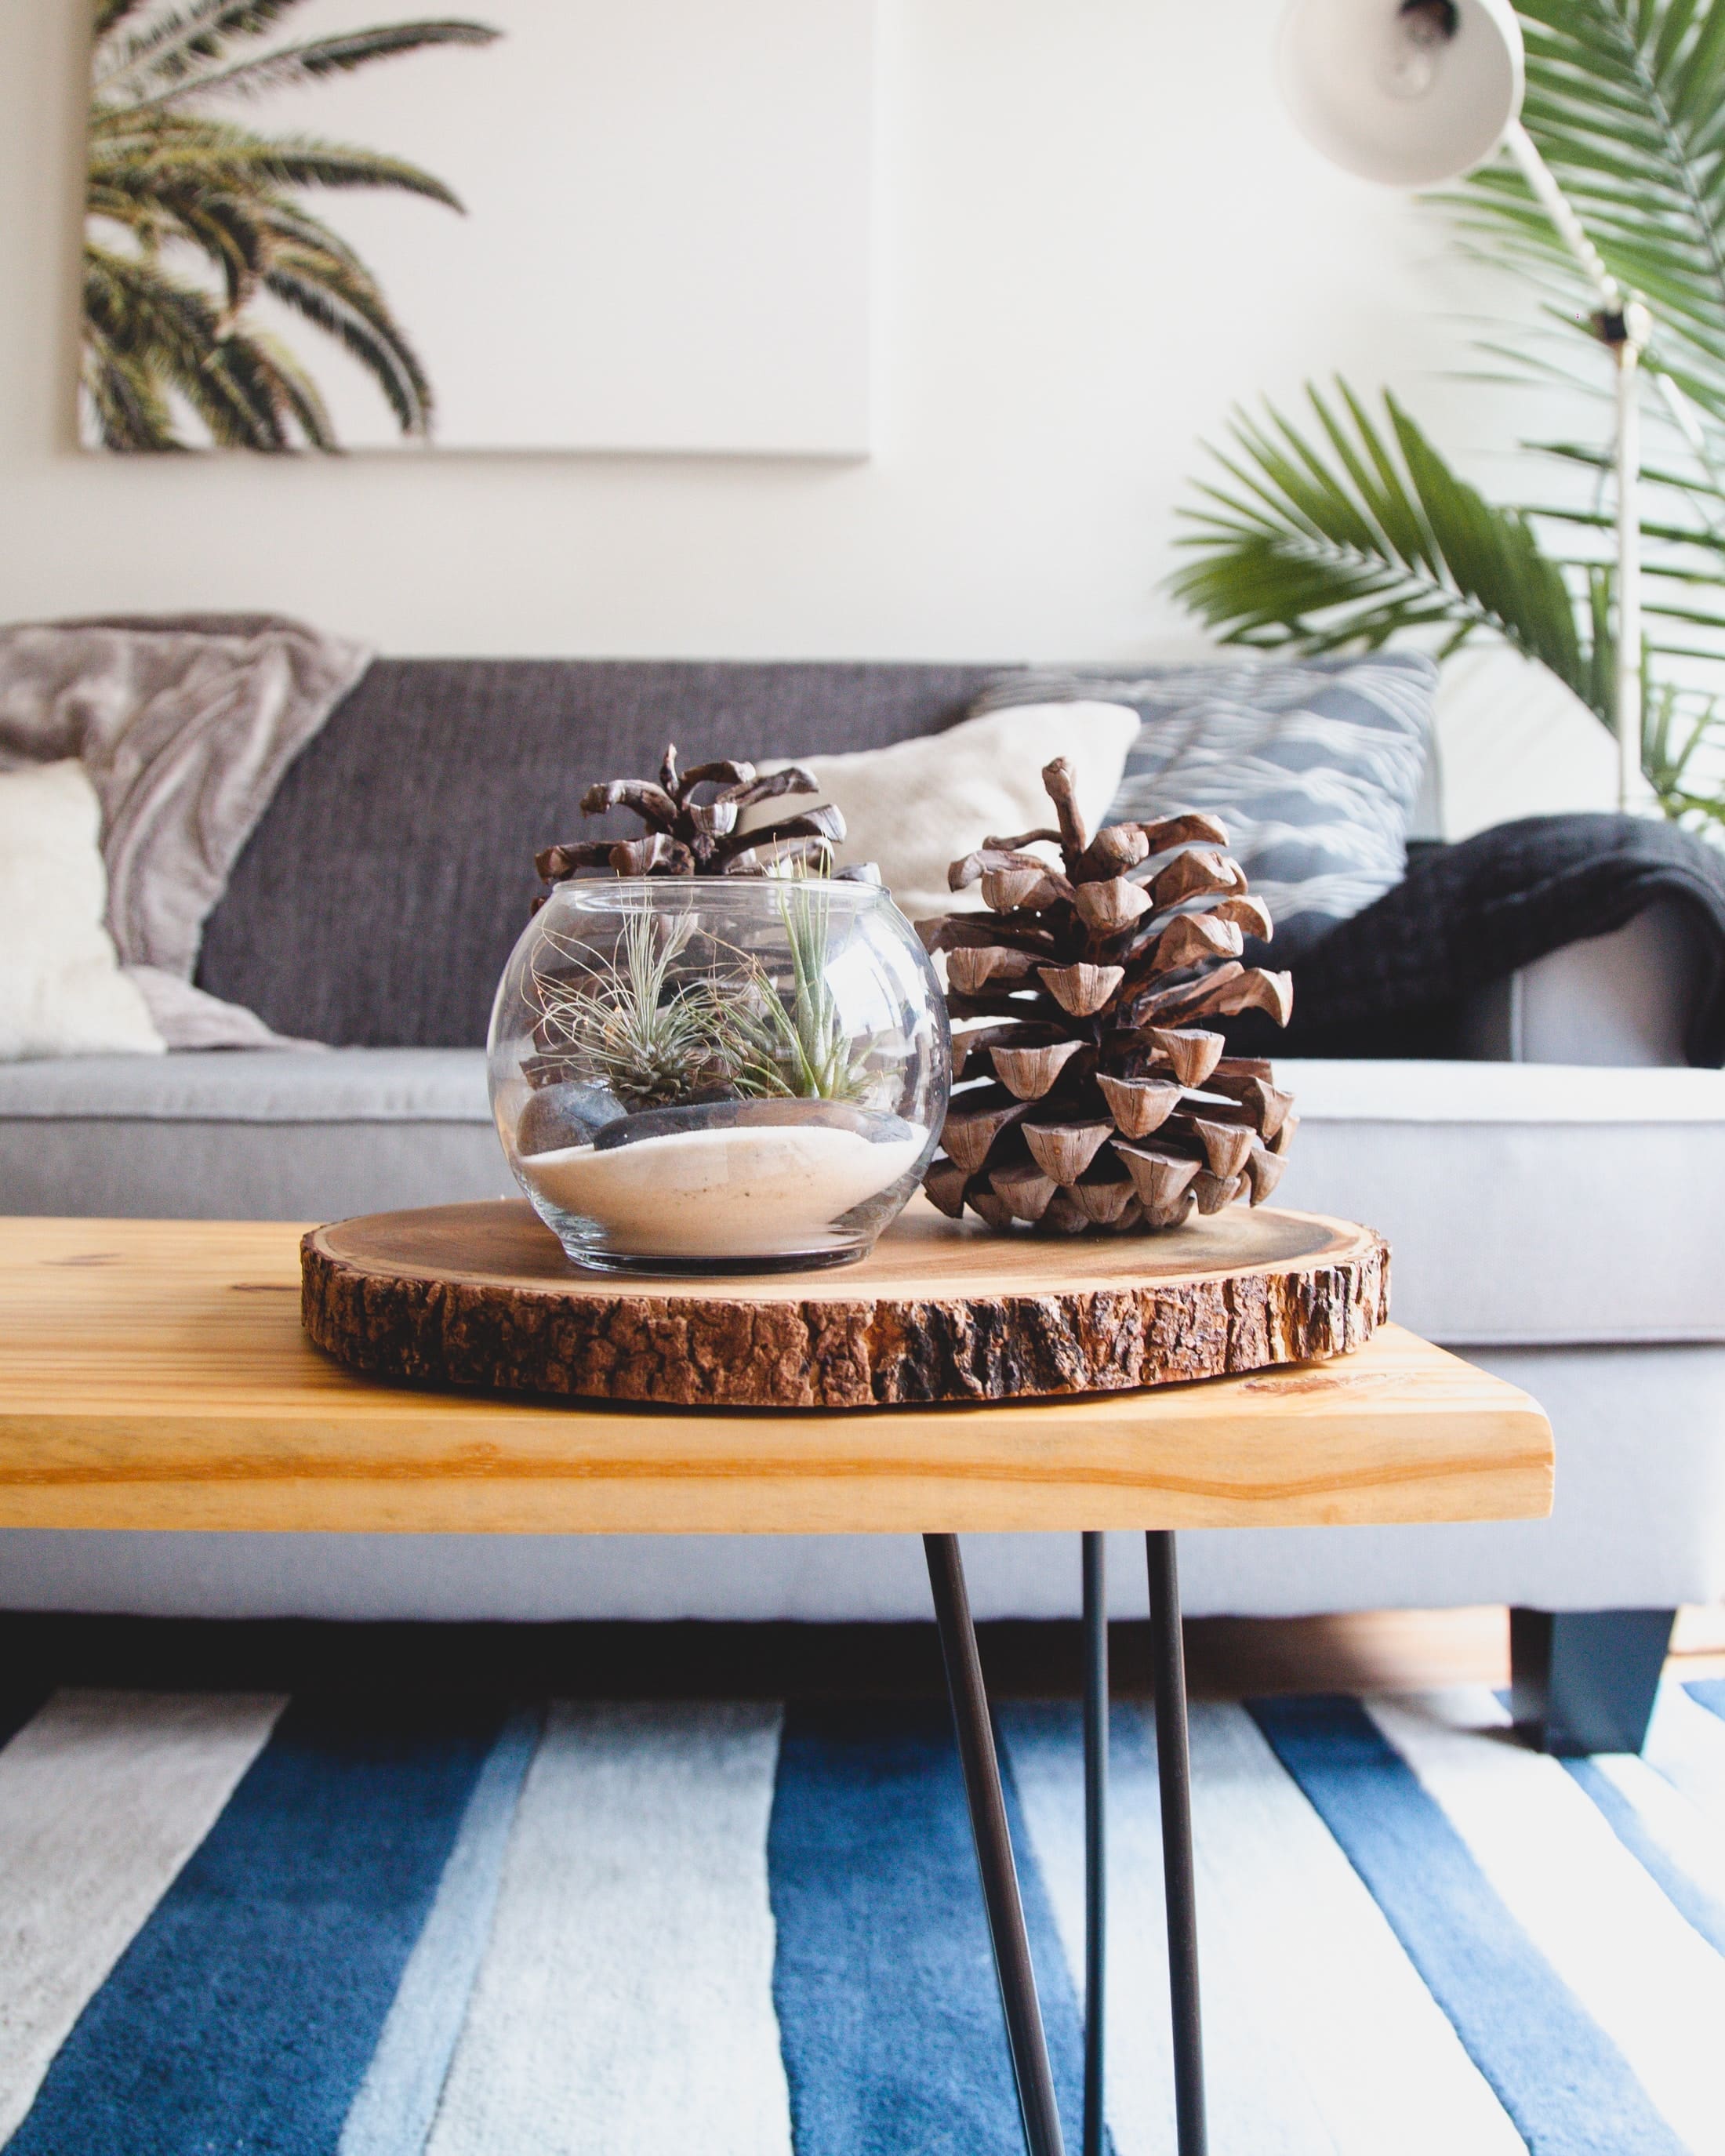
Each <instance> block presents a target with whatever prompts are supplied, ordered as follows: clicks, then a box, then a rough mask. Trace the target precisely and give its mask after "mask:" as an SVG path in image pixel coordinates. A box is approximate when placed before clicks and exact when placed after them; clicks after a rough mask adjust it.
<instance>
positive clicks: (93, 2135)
mask: <svg viewBox="0 0 1725 2156" xmlns="http://www.w3.org/2000/svg"><path fill="white" fill-rule="evenodd" d="M499 1719H500V1717H499V1715H498V1713H497V1712H495V1711H494V1712H489V1713H485V1714H480V1712H473V1713H471V1714H465V1715H464V1714H460V1713H451V1712H447V1711H445V1712H439V1713H438V1714H437V1715H436V1716H435V1717H434V1716H433V1715H432V1714H431V1713H429V1712H414V1711H412V1710H408V1711H405V1712H403V1711H400V1710H398V1711H395V1712H390V1711H389V1710H388V1709H385V1708H380V1707H377V1705H375V1704H367V1705H365V1706H355V1707H332V1706H329V1705H320V1704H314V1703H311V1702H307V1703H305V1704H299V1703H295V1705H292V1706H290V1707H289V1708H288V1710H287V1712H285V1714H284V1715H283V1717H282V1718H281V1720H280V1722H279V1723H278V1724H277V1726H276V1729H275V1734H274V1736H273V1737H272V1738H270V1743H268V1744H267V1745H266V1746H265V1748H264V1750H263V1751H262V1752H261V1753H259V1756H258V1758H257V1759H256V1760H255V1761H254V1763H253V1764H252V1766H251V1767H250V1768H249V1770H248V1771H247V1773H246V1774H245V1776H244V1779H243V1780H242V1781H241V1782H240V1784H239V1788H238V1789H236V1790H235V1791H234V1795H233V1797H232V1798H231V1799H229V1801H228V1808H227V1809H226V1810H225V1811H224V1812H223V1815H222V1816H221V1818H220V1819H219V1820H218V1821H217V1822H216V1824H215V1825H214V1826H213V1828H212V1829H211V1830H210V1832H209V1834H208V1836H207V1837H206V1838H205V1840H204V1841H203V1845H202V1846H201V1847H200V1848H199V1849H198V1851H197V1853H196V1855H195V1856H193V1858H192V1860H191V1861H190V1862H189V1863H188V1864H187V1866H186V1867H185V1869H184V1870H183V1871H182V1872H181V1874H180V1876H179V1877H178V1878H177V1880H176V1881H174V1883H173V1885H172V1886H171V1887H170V1888H169V1890H168V1892H167V1894H166V1895H164V1896H163V1897H162V1901H161V1902H158V1903H157V1907H156V1909H155V1911H154V1912H153V1913H152V1915H151V1917H150V1919H149V1921H148V1922H146V1924H145V1925H144V1927H143V1928H142V1929H141V1931H140V1932H139V1933H138V1934H137V1936H136V1938H134V1939H133V1941H132V1943H131V1946H130V1947H128V1948H127V1949H126V1953H124V1954H123V1955H122V1956H121V1959H120V1961H119V1962H118V1963H117V1964H116V1968H115V1969H114V1972H113V1974H112V1975H111V1976H110V1978H109V1979H108V1981H107V1982H106V1984H104V1985H103V1987H102V1989H100V1991H99V1992H98V1993H97V1994H96V1995H95V1998H94V1999H92V2000H91V2001H90V2005H88V2006H87V2007H86V2008H85V2011H84V2013H83V2015H81V2016H80V2019H79V2021H78V2023H77V2025H76V2026H75V2027H74V2030H73V2031H72V2033H71V2035H69V2037H68V2038H67V2040H66V2041H65V2043H64V2045H63V2046H62V2047H61V2049H60V2051H59V2056H57V2057H56V2058H55V2060H54V2064H53V2066H51V2067H50V2068H49V2072H48V2076H47V2078H46V2079H45V2081H44V2083H43V2086H42V2089H41V2092H40V2093H39V2096H38V2097H37V2099H36V2102H35V2104H34V2105H33V2107H32V2109H31V2111H30V2113H29V2116H28V2117H27V2118H26V2119H25V2121H24V2123H23V2125H22V2126H21V2127H20V2128H18V2132H17V2133H15V2134H14V2135H13V2138H12V2139H11V2141H10V2142H9V2143H8V2144H7V2156H70V2152H72V2151H74V2150H75V2151H77V2152H78V2156H206V2152H208V2156H216V2152H218V2151H220V2152H223V2156H226V2152H230V2151H240V2150H243V2151H244V2152H245V2156H332V2152H333V2151H334V2150H335V2149H336V2146H337V2143H338V2140H339V2138H340V2135H341V2124H342V2121H343V2119H344V2118H345V2117H346V2116H347V2112H348V2108H349V2107H350V2106H351V2104H352V2101H353V2097H354V2094H355V2092H356V2091H357V2088H358V2087H359V2086H360V2083H361V2081H362V2077H363V2076H364V2074H365V2071H366V2069H367V2065H368V2064H369V2063H370V2061H371V2058H372V2053H373V2051H374V2050H375V2049H376V2047H377V2039H378V2034H379V2031H380V2030H382V2026H383V2023H384V2020H385V2017H386V2016H387V2015H388V2012H389V2009H390V2005H391V2003H392V2002H393V1999H394V1998H395V1995H396V1992H397V1989H398V1986H399V1984H400V1983H401V1979H402V1972H403V1969H404V1967H405V1966H406V1963H407V1961H408V1956H409V1954H410V1953H412V1951H413V1944H414V1942H415V1941H416V1940H417V1939H418V1936H419V1933H420V1930H421V1928H422V1927H423V1926H424V1922H425V1920H426V1917H427V1915H428V1914H429V1911H430V1909H431V1907H432V1904H433V1902H434V1898H435V1897H436V1894H437V1891H438V1885H439V1880H440V1879H441V1877H442V1876H443V1871H444V1865H445V1863H446V1862H447V1861H448V1859H449V1852H450V1850H451V1848H452V1847H453V1845H454V1841H455V1839H456V1836H457V1835H458V1833H459V1830H460V1827H461V1824H462V1820H463V1817H464V1815H465V1812H466V1809H467V1806H468V1803H469V1800H470V1797H471V1796H472V1794H473V1790H474V1785H475V1782H476V1781H477V1780H478V1779H479V1776H480V1770H481V1769H482V1768H483V1767H484V1765H485V1759H486V1756H487V1754H488V1753H489V1752H490V1749H491V1746H492V1743H493V1741H494V1739H495V1737H496V1734H497V1727H498V1721H499Z"/></svg>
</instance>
